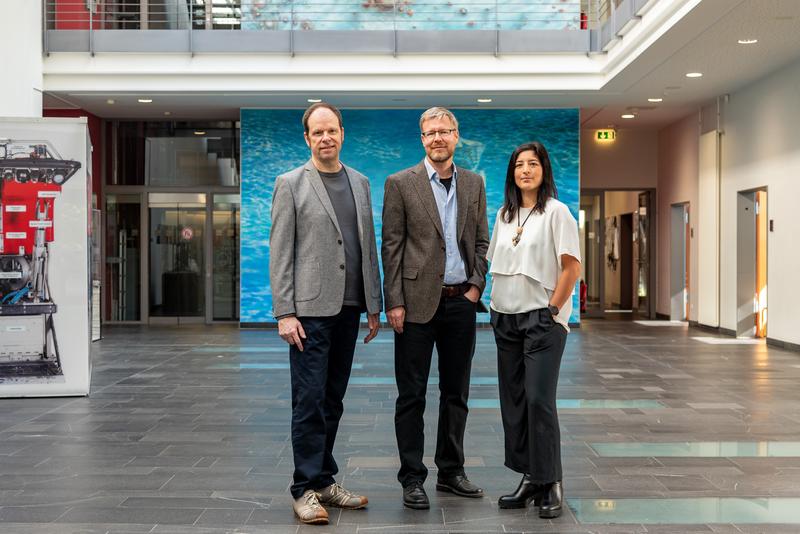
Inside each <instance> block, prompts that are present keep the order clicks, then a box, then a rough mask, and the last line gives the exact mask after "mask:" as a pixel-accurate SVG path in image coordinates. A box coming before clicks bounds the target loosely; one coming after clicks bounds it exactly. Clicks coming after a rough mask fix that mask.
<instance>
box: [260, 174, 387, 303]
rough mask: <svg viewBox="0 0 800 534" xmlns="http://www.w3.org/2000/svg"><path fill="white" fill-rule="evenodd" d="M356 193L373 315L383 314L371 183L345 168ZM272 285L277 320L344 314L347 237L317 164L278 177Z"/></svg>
mask: <svg viewBox="0 0 800 534" xmlns="http://www.w3.org/2000/svg"><path fill="white" fill-rule="evenodd" d="M345 169H346V170H347V176H348V178H349V179H350V188H351V189H352V190H353V199H354V200H355V204H356V214H357V216H358V235H359V237H360V241H361V272H362V276H363V280H364V297H365V299H366V305H367V312H368V313H378V312H380V310H381V300H382V299H381V280H380V272H379V271H378V251H377V248H376V245H375V226H374V224H373V221H372V202H371V199H370V190H369V181H368V180H367V178H366V177H365V176H364V175H363V174H361V173H360V172H358V171H357V170H355V169H352V168H350V167H347V166H345ZM269 280H270V285H271V286H272V307H273V313H274V315H275V317H280V316H283V315H289V314H295V315H297V316H298V317H328V316H331V315H336V314H337V313H339V311H340V310H341V309H342V302H343V300H344V284H345V268H344V246H343V245H342V233H341V231H340V230H339V223H338V221H337V220H336V213H335V212H334V211H333V205H332V204H331V201H330V198H329V197H328V192H327V191H326V189H325V185H324V184H323V183H322V178H321V177H320V175H319V172H318V171H317V169H316V167H314V164H313V163H312V162H311V161H310V160H309V161H307V162H306V164H305V165H303V166H302V167H298V168H296V169H294V170H292V171H289V172H287V173H286V174H282V175H280V176H278V178H277V179H276V180H275V191H274V193H273V195H272V231H271V232H270V235H269Z"/></svg>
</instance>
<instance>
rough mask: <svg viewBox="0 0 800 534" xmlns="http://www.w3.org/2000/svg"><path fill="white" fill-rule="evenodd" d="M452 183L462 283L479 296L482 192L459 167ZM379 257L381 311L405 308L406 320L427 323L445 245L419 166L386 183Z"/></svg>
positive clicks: (484, 230)
mask: <svg viewBox="0 0 800 534" xmlns="http://www.w3.org/2000/svg"><path fill="white" fill-rule="evenodd" d="M457 180H458V183H457V184H456V201H457V203H458V218H457V220H458V248H459V250H460V252H461V257H462V258H463V260H464V266H465V267H466V271H467V282H468V283H470V284H472V285H474V286H476V287H477V288H478V289H479V290H480V291H481V292H483V289H484V287H485V286H486V271H487V268H488V261H487V260H486V251H487V250H488V248H489V225H488V221H487V219H486V189H485V188H484V185H483V178H481V176H480V175H478V174H475V173H474V172H471V171H468V170H466V169H464V168H463V167H459V168H458V178H457ZM381 255H382V257H383V291H384V294H385V296H386V309H387V310H389V309H391V308H394V307H396V306H405V308H406V320H407V321H409V322H412V323H427V322H428V321H430V320H431V319H432V318H433V316H434V314H435V313H436V308H437V307H438V306H439V299H440V298H441V295H442V283H443V280H444V267H445V243H444V232H443V231H442V221H441V219H440V218H439V210H438V208H437V207H436V199H435V198H434V196H433V190H432V189H431V184H430V179H429V178H428V171H427V170H426V169H425V164H424V162H420V163H419V164H418V165H416V166H414V167H411V168H409V169H405V170H403V171H400V172H398V173H396V174H393V175H391V176H389V177H388V178H387V179H386V185H385V188H384V196H383V243H382V245H381ZM478 304H479V309H481V310H483V307H482V304H481V303H480V301H478Z"/></svg>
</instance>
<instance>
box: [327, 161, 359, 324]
mask: <svg viewBox="0 0 800 534" xmlns="http://www.w3.org/2000/svg"><path fill="white" fill-rule="evenodd" d="M319 175H320V176H321V177H322V183H323V184H325V189H326V190H327V191H328V197H329V198H330V200H331V204H333V211H334V212H336V220H337V221H338V223H339V228H340V229H341V231H342V241H343V243H342V245H343V246H344V264H345V282H344V303H343V304H344V305H346V306H358V307H360V308H362V309H363V308H364V307H365V302H366V301H365V299H364V279H363V275H362V274H361V240H360V239H359V238H358V215H357V213H356V201H355V199H354V198H353V190H352V189H351V188H350V179H349V178H348V177H347V171H346V170H345V168H344V167H342V168H341V170H339V172H320V173H319Z"/></svg>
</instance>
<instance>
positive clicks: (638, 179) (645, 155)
mask: <svg viewBox="0 0 800 534" xmlns="http://www.w3.org/2000/svg"><path fill="white" fill-rule="evenodd" d="M595 131H596V130H581V188H582V189H631V188H634V187H641V188H648V187H655V186H656V180H657V175H658V164H657V162H658V132H657V131H656V130H646V129H640V130H617V138H616V140H615V141H614V142H613V143H607V144H604V143H598V142H596V141H595V140H594V133H595Z"/></svg>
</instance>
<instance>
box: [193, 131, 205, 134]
mask: <svg viewBox="0 0 800 534" xmlns="http://www.w3.org/2000/svg"><path fill="white" fill-rule="evenodd" d="M194 134H195V135H205V134H206V132H204V131H203V130H195V131H194Z"/></svg>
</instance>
